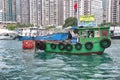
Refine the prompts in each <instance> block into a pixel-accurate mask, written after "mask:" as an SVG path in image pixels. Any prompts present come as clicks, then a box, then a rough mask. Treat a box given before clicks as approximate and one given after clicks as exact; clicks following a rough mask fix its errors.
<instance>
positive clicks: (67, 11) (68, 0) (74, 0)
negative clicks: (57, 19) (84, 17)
mask: <svg viewBox="0 0 120 80" xmlns="http://www.w3.org/2000/svg"><path fill="white" fill-rule="evenodd" d="M75 4H77V5H76V6H77V10H76V11H75V10H74V5H75ZM80 14H81V0H64V20H65V19H67V18H68V17H76V18H78V19H79V16H80Z"/></svg>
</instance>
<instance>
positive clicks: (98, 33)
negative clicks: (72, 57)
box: [35, 15, 111, 55]
mask: <svg viewBox="0 0 120 80" xmlns="http://www.w3.org/2000/svg"><path fill="white" fill-rule="evenodd" d="M94 20H95V19H94V16H91V15H85V16H82V17H81V18H80V22H81V23H82V24H79V26H76V28H75V29H73V30H70V31H69V32H68V33H69V34H68V38H67V39H66V40H63V41H59V40H57V41H49V40H48V41H40V40H38V41H35V47H36V49H39V50H44V51H45V52H46V53H60V54H78V55H80V54H103V53H104V51H105V49H106V48H108V47H110V45H111V37H110V27H108V26H96V24H95V23H94V22H93V21H94ZM83 23H84V25H83ZM88 23H89V24H90V25H88ZM73 34H74V36H73ZM75 35H76V36H75Z"/></svg>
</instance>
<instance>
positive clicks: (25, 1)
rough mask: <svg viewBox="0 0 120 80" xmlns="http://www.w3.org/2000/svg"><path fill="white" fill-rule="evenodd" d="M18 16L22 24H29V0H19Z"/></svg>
mask: <svg viewBox="0 0 120 80" xmlns="http://www.w3.org/2000/svg"><path fill="white" fill-rule="evenodd" d="M20 16H21V23H22V24H30V0H20Z"/></svg>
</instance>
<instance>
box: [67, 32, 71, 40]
mask: <svg viewBox="0 0 120 80" xmlns="http://www.w3.org/2000/svg"><path fill="white" fill-rule="evenodd" d="M71 39H72V34H71V33H70V31H68V40H71Z"/></svg>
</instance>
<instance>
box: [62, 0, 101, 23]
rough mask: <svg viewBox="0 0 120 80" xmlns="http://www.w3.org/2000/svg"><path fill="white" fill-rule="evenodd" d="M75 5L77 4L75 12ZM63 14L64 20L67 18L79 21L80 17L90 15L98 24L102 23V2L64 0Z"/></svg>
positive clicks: (98, 0)
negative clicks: (74, 18)
mask: <svg viewBox="0 0 120 80" xmlns="http://www.w3.org/2000/svg"><path fill="white" fill-rule="evenodd" d="M75 3H77V11H76V12H75V10H74V4H75ZM64 12H65V13H64V20H65V19H66V18H68V17H76V18H77V19H78V20H79V18H80V15H87V14H92V15H94V16H95V18H96V22H97V23H98V24H101V23H102V22H103V7H102V0H64Z"/></svg>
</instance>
